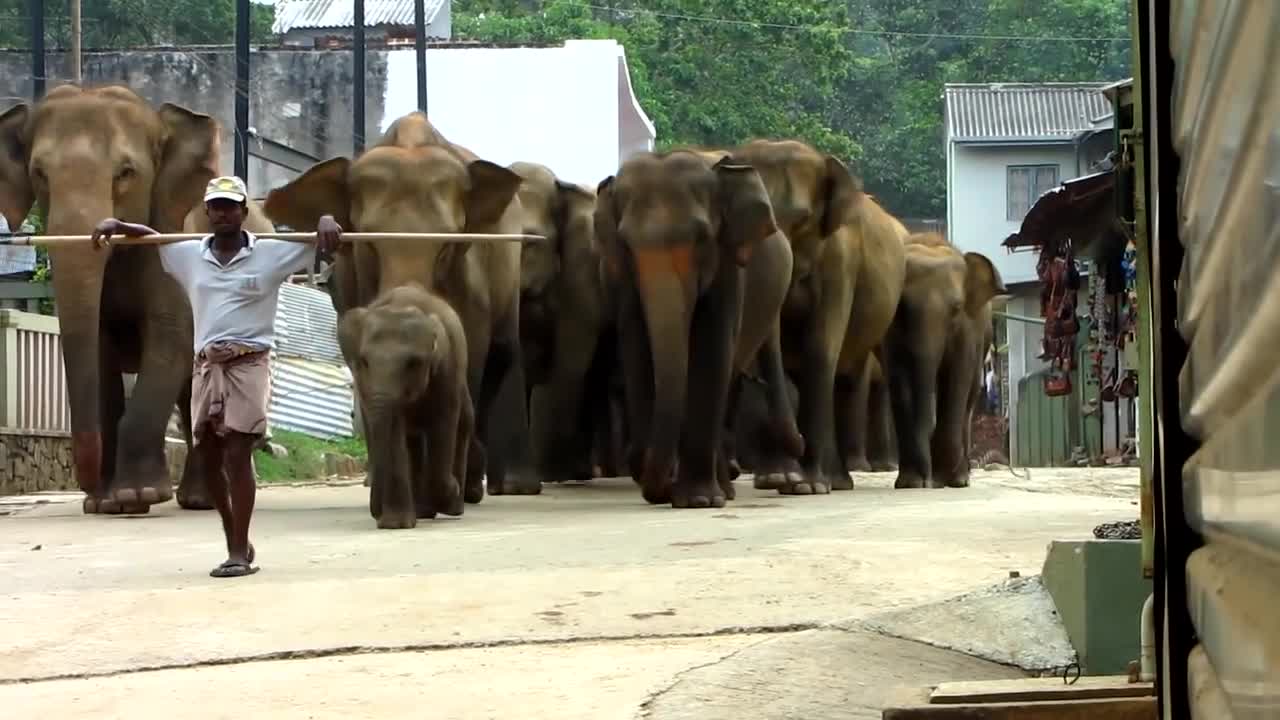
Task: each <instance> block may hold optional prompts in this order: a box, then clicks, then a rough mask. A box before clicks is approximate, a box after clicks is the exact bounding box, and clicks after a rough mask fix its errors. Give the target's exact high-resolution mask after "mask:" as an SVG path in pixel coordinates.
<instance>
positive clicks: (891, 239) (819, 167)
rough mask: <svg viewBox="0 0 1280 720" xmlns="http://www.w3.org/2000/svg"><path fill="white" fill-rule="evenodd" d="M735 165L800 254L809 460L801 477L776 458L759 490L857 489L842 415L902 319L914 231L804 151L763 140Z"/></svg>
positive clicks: (788, 330) (790, 323) (744, 150)
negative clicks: (897, 315)
mask: <svg viewBox="0 0 1280 720" xmlns="http://www.w3.org/2000/svg"><path fill="white" fill-rule="evenodd" d="M733 157H734V158H736V159H738V160H740V161H741V162H744V163H749V164H750V165H751V166H753V167H754V168H756V170H757V172H759V174H760V177H761V178H762V179H763V181H764V183H765V185H766V187H768V189H769V197H770V200H771V202H772V205H773V212H774V216H775V217H776V218H777V222H778V227H779V228H780V229H781V230H782V231H783V232H784V233H785V234H786V236H787V238H788V239H789V240H790V241H791V249H792V253H793V255H794V263H793V270H792V275H791V285H790V288H789V290H788V292H787V299H786V303H785V305H784V307H783V310H782V335H783V340H782V347H783V357H784V359H785V361H786V364H787V371H788V372H789V373H791V374H792V375H793V376H794V377H795V378H796V380H797V385H798V386H799V391H800V393H799V394H800V407H799V413H798V414H799V420H800V433H801V434H802V435H803V436H804V440H805V447H804V457H803V459H802V460H801V463H800V468H799V471H800V472H799V473H798V474H797V473H795V472H793V468H792V464H791V462H790V460H789V459H788V458H787V457H785V455H782V454H780V453H776V452H774V453H770V454H771V457H769V458H766V459H765V461H764V463H763V465H764V467H763V468H761V470H762V471H758V472H757V473H756V479H755V485H756V487H757V488H775V487H776V488H778V490H779V492H781V493H784V494H798V495H807V494H820V493H827V492H829V491H830V490H833V489H834V490H846V489H852V487H853V481H852V480H851V479H850V477H849V474H848V472H847V468H846V467H845V458H844V457H842V456H841V455H842V454H841V453H840V452H839V451H838V447H839V446H838V444H837V440H836V437H837V435H836V432H835V428H836V427H837V426H843V425H844V421H843V420H837V408H840V409H841V412H846V411H848V409H849V408H851V407H853V404H854V402H855V400H854V398H853V397H852V394H853V392H854V389H855V387H856V385H857V382H855V381H856V380H860V379H861V378H862V377H863V375H864V373H865V368H866V363H867V359H868V357H870V356H871V355H872V353H873V352H875V351H876V349H877V348H878V347H879V346H880V343H881V341H882V339H883V338H884V335H885V332H886V331H887V330H888V328H889V324H890V322H891V321H892V320H893V315H894V311H895V309H896V307H897V305H898V299H899V297H900V296H901V293H902V283H903V277H904V274H905V265H906V259H905V251H904V249H903V242H904V240H905V238H906V237H907V230H906V228H905V227H904V226H903V225H902V223H901V222H899V221H898V220H897V219H896V218H894V217H893V216H892V215H890V214H889V213H888V212H886V211H885V210H884V209H883V208H881V207H880V205H879V204H877V203H876V202H875V200H874V199H872V198H871V197H870V196H869V195H867V194H866V193H864V192H863V190H862V184H861V182H860V181H859V180H857V179H856V178H855V177H854V176H853V175H852V174H851V173H850V172H849V170H848V168H847V167H845V165H844V164H843V163H842V162H840V160H838V159H836V158H835V157H833V156H831V155H824V154H822V153H820V152H818V151H817V150H815V149H814V148H813V147H811V146H809V145H807V144H805V143H802V142H799V141H795V140H779V141H775V140H755V141H752V142H749V143H747V144H746V145H743V146H742V147H740V148H736V149H735V150H733ZM838 376H839V377H841V378H842V382H841V383H840V384H839V386H837V383H836V379H837V377H838ZM837 391H839V392H837ZM841 444H843V443H841Z"/></svg>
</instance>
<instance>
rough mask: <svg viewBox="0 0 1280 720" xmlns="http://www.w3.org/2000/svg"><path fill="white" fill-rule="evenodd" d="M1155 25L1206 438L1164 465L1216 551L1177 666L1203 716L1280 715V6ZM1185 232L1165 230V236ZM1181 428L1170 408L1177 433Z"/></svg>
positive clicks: (1187, 319)
mask: <svg viewBox="0 0 1280 720" xmlns="http://www.w3.org/2000/svg"><path fill="white" fill-rule="evenodd" d="M1157 5H1158V4H1157ZM1154 21H1155V22H1156V23H1165V22H1167V23H1169V35H1168V43H1169V47H1168V53H1169V55H1170V56H1172V59H1173V64H1174V71H1173V75H1172V82H1173V92H1172V103H1171V113H1170V118H1171V130H1172V133H1171V135H1172V137H1171V138H1169V141H1171V143H1172V146H1173V149H1174V151H1175V152H1176V153H1177V155H1178V158H1171V157H1164V156H1162V157H1160V159H1159V162H1160V163H1161V164H1166V167H1167V163H1170V162H1177V161H1180V162H1181V173H1180V178H1179V181H1178V188H1177V190H1178V193H1177V195H1178V196H1177V199H1176V200H1175V199H1174V198H1173V197H1169V196H1167V195H1166V196H1165V197H1164V198H1163V199H1160V200H1159V202H1158V203H1156V205H1157V206H1158V205H1160V204H1163V205H1165V206H1166V207H1167V206H1168V205H1170V204H1174V203H1176V204H1177V206H1178V212H1179V219H1180V220H1181V222H1180V223H1179V224H1178V227H1177V228H1176V232H1177V234H1178V235H1180V236H1181V237H1180V240H1181V245H1182V248H1183V251H1184V252H1185V255H1184V256H1183V264H1182V268H1181V277H1180V278H1179V279H1178V287H1177V293H1178V307H1177V308H1176V310H1177V323H1178V326H1177V329H1178V332H1179V334H1180V335H1181V336H1182V337H1183V338H1185V340H1186V345H1187V348H1188V349H1187V359H1186V363H1185V365H1184V366H1183V367H1182V368H1181V372H1180V373H1178V381H1179V386H1180V387H1179V391H1178V393H1177V397H1178V398H1179V403H1178V405H1179V410H1180V411H1181V421H1182V422H1181V425H1182V429H1183V430H1184V431H1185V432H1186V434H1187V435H1189V436H1190V438H1191V442H1192V447H1195V445H1194V443H1196V442H1198V443H1199V448H1198V449H1196V450H1195V452H1194V454H1193V455H1191V457H1190V459H1189V460H1187V462H1186V463H1185V464H1184V465H1183V466H1182V468H1181V470H1182V472H1181V477H1180V478H1179V477H1178V476H1177V475H1173V476H1172V477H1169V476H1168V474H1169V473H1176V472H1177V470H1178V468H1177V467H1176V466H1175V467H1167V468H1166V477H1165V479H1164V483H1165V487H1166V488H1170V487H1171V483H1177V481H1178V480H1179V479H1180V480H1181V490H1182V495H1181V499H1182V501H1183V502H1184V503H1185V505H1184V514H1185V521H1186V522H1187V523H1188V524H1189V525H1190V527H1191V529H1192V530H1194V531H1195V533H1196V534H1197V535H1198V536H1199V537H1200V538H1202V539H1203V541H1204V544H1203V545H1202V546H1200V547H1199V548H1198V549H1195V550H1194V551H1193V552H1191V554H1190V556H1189V558H1188V560H1187V563H1186V575H1185V580H1186V589H1187V593H1186V595H1187V603H1188V610H1189V612H1190V619H1191V622H1192V624H1193V625H1194V629H1195V639H1194V641H1195V642H1197V643H1198V644H1196V645H1194V647H1193V648H1192V649H1191V650H1190V652H1189V653H1187V654H1185V655H1184V654H1182V653H1181V652H1179V653H1178V654H1177V656H1175V658H1174V660H1173V661H1172V662H1173V663H1174V665H1173V666H1174V669H1175V670H1174V671H1175V672H1176V671H1177V668H1179V667H1183V666H1184V665H1183V663H1185V667H1187V668H1188V677H1189V680H1188V682H1189V685H1190V687H1189V688H1188V689H1187V694H1188V695H1189V696H1190V699H1189V701H1190V704H1191V712H1192V715H1193V716H1194V717H1199V718H1212V720H1230V719H1231V718H1241V719H1242V718H1277V717H1280V613H1278V612H1276V610H1275V609H1274V603H1275V602H1276V598H1278V597H1280V363H1277V361H1276V352H1277V348H1280V75H1278V74H1277V73H1276V68H1278V67H1280V40H1278V39H1280V2H1276V1H1275V0H1234V1H1232V0H1216V1H1204V0H1201V1H1196V0H1175V2H1174V3H1173V8H1172V12H1171V13H1170V14H1169V15H1168V16H1167V18H1166V17H1165V16H1163V14H1162V13H1159V12H1155V15H1154ZM1156 37H1157V38H1159V37H1161V36H1160V35H1159V34H1157V35H1156ZM1156 42H1157V46H1156V47H1155V48H1154V50H1155V52H1156V53H1160V52H1161V51H1162V50H1164V48H1162V47H1160V45H1159V43H1160V41H1159V40H1157V41H1156ZM1157 68H1158V69H1159V70H1160V71H1161V72H1164V70H1163V68H1161V67H1160V66H1157ZM1147 97H1148V98H1150V99H1152V100H1153V101H1154V102H1155V107H1156V108H1157V112H1158V113H1163V112H1165V108H1167V107H1169V106H1168V105H1165V104H1164V102H1163V98H1161V97H1160V91H1159V88H1158V86H1157V87H1156V88H1155V89H1151V88H1148V91H1147ZM1169 217H1170V216H1169V215H1166V214H1164V212H1161V214H1160V218H1161V219H1162V221H1167V219H1168V218H1169ZM1173 233H1174V229H1173V228H1168V227H1166V228H1164V229H1161V230H1159V234H1158V235H1159V237H1160V238H1162V239H1161V240H1160V241H1159V242H1161V243H1162V244H1166V245H1167V244H1169V243H1171V242H1175V240H1174V238H1173V237H1172V235H1173ZM1164 272H1166V273H1167V272H1168V271H1167V270H1166V271H1164ZM1165 312H1173V309H1172V308H1168V309H1166V311H1165ZM1177 370H1178V368H1176V367H1175V368H1169V369H1166V370H1165V371H1164V372H1165V373H1166V374H1168V373H1172V372H1176V371H1177ZM1170 409H1171V408H1170ZM1165 412H1166V411H1162V414H1165ZM1176 420H1177V418H1174V417H1171V416H1170V415H1168V414H1165V419H1164V423H1165V425H1166V426H1168V425H1169V424H1170V423H1175V422H1176ZM1166 436H1167V432H1166ZM1173 487H1174V488H1175V489H1173V490H1166V492H1177V490H1176V485H1174V486H1173ZM1166 520H1167V522H1168V523H1170V524H1175V523H1178V521H1179V520H1180V518H1177V517H1169V518H1167V519H1166ZM1174 532H1175V530H1167V531H1166V536H1167V537H1168V536H1171V535H1170V534H1171V533H1174ZM1174 557H1175V558H1176V557H1178V556H1177V555H1174ZM1170 572H1171V573H1172V572H1176V571H1175V570H1173V569H1172V568H1171V569H1170ZM1169 602H1170V603H1173V602H1175V599H1172V598H1171V599H1169ZM1157 632H1159V630H1157ZM1179 656H1180V657H1179Z"/></svg>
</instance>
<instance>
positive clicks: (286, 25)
mask: <svg viewBox="0 0 1280 720" xmlns="http://www.w3.org/2000/svg"><path fill="white" fill-rule="evenodd" d="M413 6H414V0H366V2H365V4H364V26H365V42H367V43H387V44H388V45H396V44H401V43H404V44H410V45H412V44H413V42H414V39H415V38H416V37H417V32H416V30H415V28H414V18H413ZM451 6H452V2H451V1H450V0H425V2H424V4H423V13H424V22H425V23H426V31H427V33H426V34H427V37H428V38H431V39H437V40H448V39H449V38H450V37H452V36H453V18H452V12H451V10H452V7H451ZM354 26H355V15H354V9H353V4H352V2H351V0H278V2H276V18H275V22H274V23H273V24H272V26H271V31H272V32H274V33H275V34H277V35H280V36H281V38H282V39H283V41H284V44H286V45H301V46H306V47H314V46H316V45H317V44H321V45H323V44H325V43H324V40H325V39H326V38H335V37H336V38H343V39H350V37H351V35H352V32H351V30H352V28H353V27H354Z"/></svg>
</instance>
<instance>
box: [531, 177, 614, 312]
mask: <svg viewBox="0 0 1280 720" xmlns="http://www.w3.org/2000/svg"><path fill="white" fill-rule="evenodd" d="M510 169H511V171H512V172H514V173H516V174H517V175H519V176H520V177H521V178H523V183H522V184H521V185H520V191H519V197H520V206H521V211H522V214H523V221H524V232H526V233H528V234H531V235H541V236H542V237H545V238H546V239H547V241H546V242H544V243H533V244H530V245H528V246H526V247H524V248H523V251H522V252H521V255H520V293H521V295H522V296H524V297H526V298H538V297H541V296H543V295H544V294H545V293H546V291H547V288H548V286H550V285H551V284H552V282H553V281H554V280H555V279H556V277H557V276H558V275H559V273H560V272H561V269H562V267H563V265H564V262H565V260H566V256H571V255H574V254H579V253H582V252H584V251H589V250H590V249H592V248H594V247H595V225H594V219H593V214H594V212H595V206H596V194H595V191H594V190H593V189H590V188H585V187H582V186H581V185H575V184H573V183H570V182H565V181H564V180H561V179H559V178H557V177H556V176H555V175H554V174H553V173H552V172H551V170H550V169H548V168H546V167H545V166H542V165H537V164H535V163H526V162H517V163H512V165H511V167H510Z"/></svg>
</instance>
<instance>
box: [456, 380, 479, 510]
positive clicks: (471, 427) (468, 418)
mask: <svg viewBox="0 0 1280 720" xmlns="http://www.w3.org/2000/svg"><path fill="white" fill-rule="evenodd" d="M475 430H476V416H475V408H474V406H472V404H471V393H470V392H469V391H467V390H466V389H465V388H463V392H462V396H461V407H459V408H458V426H457V428H456V429H455V432H454V442H453V477H454V480H455V481H456V482H458V483H461V484H462V486H463V487H462V499H463V501H464V502H467V503H471V504H473V505H474V504H475V503H478V502H480V499H481V498H483V497H484V483H481V482H476V483H474V484H472V482H471V479H470V478H471V476H470V475H469V474H468V473H467V462H468V459H469V458H468V455H469V452H468V448H469V447H470V446H471V438H472V436H473V435H474V434H475ZM458 514H459V515H461V514H462V512H461V511H459V513H458Z"/></svg>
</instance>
